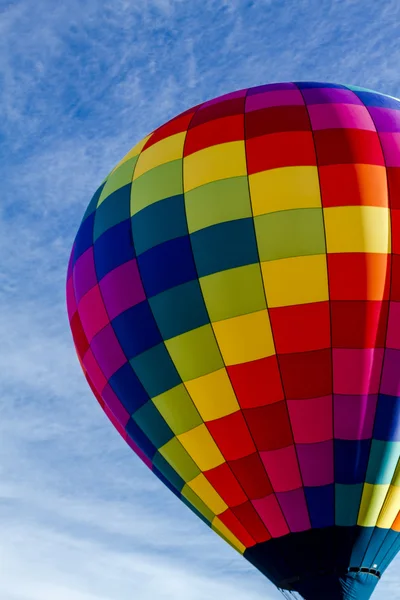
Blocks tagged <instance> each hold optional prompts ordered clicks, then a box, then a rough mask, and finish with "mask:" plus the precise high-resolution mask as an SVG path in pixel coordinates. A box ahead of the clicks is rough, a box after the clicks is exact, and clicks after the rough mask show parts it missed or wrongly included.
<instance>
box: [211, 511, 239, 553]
mask: <svg viewBox="0 0 400 600" xmlns="http://www.w3.org/2000/svg"><path fill="white" fill-rule="evenodd" d="M211 528H212V529H213V530H214V531H215V533H218V535H219V536H220V537H222V539H223V540H225V541H226V542H228V544H229V545H230V546H232V547H233V548H234V549H235V550H237V551H238V552H240V554H243V553H244V551H245V550H246V546H245V545H244V544H242V542H240V541H239V540H238V539H237V537H236V536H235V535H233V533H232V532H231V531H230V530H229V529H228V528H227V526H226V525H224V524H223V522H222V521H221V519H218V517H215V519H214V520H213V522H212V525H211Z"/></svg>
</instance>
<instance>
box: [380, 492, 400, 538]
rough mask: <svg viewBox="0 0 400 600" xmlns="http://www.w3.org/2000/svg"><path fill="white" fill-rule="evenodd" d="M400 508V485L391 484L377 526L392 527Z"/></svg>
mask: <svg viewBox="0 0 400 600" xmlns="http://www.w3.org/2000/svg"><path fill="white" fill-rule="evenodd" d="M399 510H400V487H394V486H393V485H391V486H390V488H389V491H388V494H387V496H386V500H385V502H384V505H383V507H382V510H381V514H380V515H379V518H378V521H377V522H376V526H377V527H382V528H383V529H390V528H391V527H392V525H393V523H394V521H395V519H396V517H397V515H398V514H399Z"/></svg>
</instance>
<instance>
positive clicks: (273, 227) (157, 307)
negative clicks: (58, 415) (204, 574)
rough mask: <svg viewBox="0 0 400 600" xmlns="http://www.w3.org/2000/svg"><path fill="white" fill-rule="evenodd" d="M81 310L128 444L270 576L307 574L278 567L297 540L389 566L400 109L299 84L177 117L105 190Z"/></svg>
mask: <svg viewBox="0 0 400 600" xmlns="http://www.w3.org/2000/svg"><path fill="white" fill-rule="evenodd" d="M67 301H68V312H69V318H70V322H71V329H72V332H73V338H74V342H75V346H76V350H77V353H78V356H79V360H80V363H81V366H82V369H83V371H84V373H85V376H86V378H87V380H88V382H89V384H90V386H91V388H92V390H93V392H94V394H95V396H96V398H97V400H98V402H99V403H100V405H101V406H102V408H103V409H104V411H105V412H106V414H107V415H108V417H109V419H110V420H111V421H112V423H113V424H114V426H115V427H116V428H117V430H118V431H119V433H120V434H121V435H122V436H123V438H124V439H125V440H126V441H127V443H128V444H129V445H130V446H131V448H132V449H133V450H134V451H135V452H136V453H137V454H138V455H139V456H140V457H141V459H142V460H143V461H144V462H145V463H146V464H147V465H148V467H149V468H150V469H151V470H152V471H153V472H154V473H155V474H156V475H157V476H158V477H159V479H161V480H162V481H163V482H164V484H165V485H167V486H168V487H169V488H170V489H171V490H172V492H173V493H174V494H176V495H177V496H178V497H179V498H180V499H181V500H182V501H183V502H184V503H185V504H186V505H187V506H189V507H190V508H191V509H192V510H193V511H194V512H195V513H196V514H197V515H198V516H199V517H200V518H201V519H202V520H203V521H205V522H206V523H207V524H208V525H210V526H211V527H212V529H213V530H214V531H216V532H217V533H218V534H219V535H220V536H222V537H223V538H224V539H225V540H226V541H228V542H229V543H230V544H231V545H232V546H234V548H236V549H237V550H238V551H239V552H240V553H242V554H244V555H245V557H246V558H248V559H249V560H250V561H251V562H253V563H254V564H255V565H256V566H257V567H258V568H260V569H261V570H262V571H263V572H265V573H266V574H267V576H268V577H270V578H271V579H272V580H273V581H274V582H275V583H276V584H277V585H281V583H282V581H283V580H284V579H285V574H286V575H289V576H290V574H291V573H292V570H293V569H292V567H290V568H289V567H288V569H287V571H285V566H284V565H283V566H281V567H279V566H276V565H275V566H273V567H271V570H270V571H269V570H268V569H269V566H268V564H270V562H269V559H268V560H267V558H266V557H267V555H268V548H271V549H274V555H275V556H277V555H278V553H279V551H280V550H279V548H280V547H281V546H279V544H281V545H282V544H284V543H286V542H285V540H289V539H294V538H296V536H297V537H298V539H300V537H299V536H303V537H302V538H301V539H303V540H306V536H307V535H308V536H314V537H313V540H314V541H313V548H315V547H317V548H318V553H319V554H318V555H321V552H322V553H323V551H322V550H321V548H322V546H325V545H330V546H331V547H332V544H333V543H334V544H335V547H336V548H337V547H340V548H342V547H343V545H344V546H345V547H346V548H347V550H346V552H347V554H346V560H345V562H346V565H347V566H348V567H357V566H359V567H362V566H364V567H365V566H366V567H368V568H370V569H372V568H374V569H376V570H377V571H379V573H382V572H383V571H384V569H385V568H386V567H387V565H388V564H389V562H390V560H391V559H392V558H393V556H394V555H395V554H396V552H397V550H398V549H399V547H400V516H399V509H400V462H399V453H400V101H398V100H396V99H394V98H392V97H389V96H385V95H382V94H379V93H376V92H372V91H370V90H365V89H362V88H355V87H351V86H342V85H332V84H324V83H296V84H295V83H284V84H272V85H266V86H261V87H257V88H251V89H247V90H241V91H238V92H234V93H232V94H228V95H225V96H222V97H220V98H217V99H215V100H211V101H209V102H205V103H203V104H201V105H199V106H197V107H195V108H193V109H190V110H188V111H186V112H184V113H182V114H181V115H179V116H178V117H176V118H174V119H172V120H171V121H169V122H168V123H166V124H165V125H163V126H161V127H160V128H158V129H157V130H155V131H154V132H153V133H152V134H150V135H149V136H147V137H146V138H145V139H144V140H142V141H141V142H140V143H139V144H137V145H136V146H135V147H134V148H133V149H132V150H131V151H130V152H129V153H128V154H127V155H126V156H125V158H123V159H122V161H121V162H120V163H119V164H118V165H117V166H116V167H115V169H113V171H112V172H111V173H110V175H109V176H108V177H107V178H106V179H105V181H104V182H103V183H102V185H101V186H100V188H99V189H98V190H97V192H96V193H95V195H94V196H93V198H92V200H91V202H90V204H89V207H88V209H87V211H86V214H85V215H84V218H83V221H82V223H81V226H80V228H79V231H78V234H77V236H76V240H75V243H74V246H73V250H72V254H71V260H70V264H69V269H68V278H67ZM293 536H294V537H293ZM323 536H325V537H323ZM326 536H328V537H326ZM329 536H331V537H329ZM332 536H333V537H332ZM328 538H329V540H331V541H326V540H328ZM307 539H308V538H307ZM323 540H325V541H323ZM332 540H333V541H332ZM346 540H347V541H346ZM282 548H284V546H282ZM282 551H283V550H282ZM283 552H284V551H283ZM290 552H291V551H287V552H286V557H287V556H288V553H289V554H290ZM337 554H340V553H339V551H338V552H337ZM296 560H298V557H297V559H296ZM313 560H314V559H313ZM315 560H317V559H316V558H315ZM332 560H333V559H332ZM335 560H336V559H335ZM337 560H339V559H337ZM287 562H289V563H290V558H286V562H285V564H286V563H287ZM267 563H268V564H267ZM336 564H337V563H335V565H336ZM292 574H293V573H292ZM281 587H285V585H281ZM310 597H311V596H310ZM335 597H336V596H335ZM338 597H339V596H338ZM344 597H347V596H343V598H344ZM348 597H349V598H350V597H351V598H352V597H353V596H348ZM354 597H357V598H358V597H360V598H361V597H363V598H364V596H354ZM365 597H369V596H365Z"/></svg>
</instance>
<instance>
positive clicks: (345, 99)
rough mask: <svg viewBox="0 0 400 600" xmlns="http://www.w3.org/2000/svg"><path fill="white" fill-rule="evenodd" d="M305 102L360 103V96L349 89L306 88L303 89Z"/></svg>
mask: <svg viewBox="0 0 400 600" xmlns="http://www.w3.org/2000/svg"><path fill="white" fill-rule="evenodd" d="M303 96H304V100H305V102H306V104H326V103H328V104H336V103H337V104H361V105H363V103H362V102H361V100H360V98H359V97H358V96H357V95H356V94H355V93H354V92H352V91H351V90H344V89H335V88H308V89H307V88H306V89H304V90H303Z"/></svg>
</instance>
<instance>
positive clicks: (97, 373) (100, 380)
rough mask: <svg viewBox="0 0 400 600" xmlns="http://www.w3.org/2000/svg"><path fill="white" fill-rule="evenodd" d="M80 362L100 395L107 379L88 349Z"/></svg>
mask: <svg viewBox="0 0 400 600" xmlns="http://www.w3.org/2000/svg"><path fill="white" fill-rule="evenodd" d="M82 362H83V366H84V367H85V369H86V371H87V372H88V375H89V377H90V379H91V380H92V383H93V385H94V387H95V388H96V391H97V392H98V393H99V394H101V392H102V391H103V389H104V387H105V386H106V385H107V378H106V376H105V375H104V373H103V371H102V370H101V369H100V367H99V365H98V363H97V361H96V359H95V357H94V355H93V352H92V351H91V349H90V348H89V350H88V351H87V352H86V354H85V356H84V358H83V361H82Z"/></svg>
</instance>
